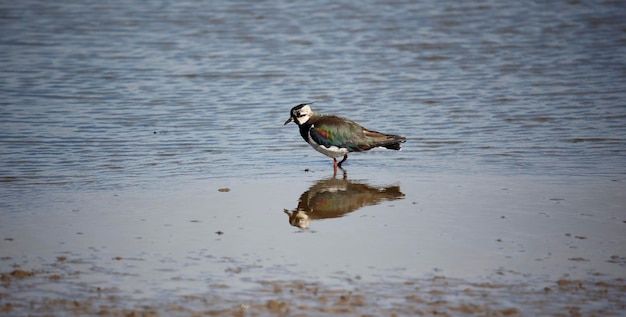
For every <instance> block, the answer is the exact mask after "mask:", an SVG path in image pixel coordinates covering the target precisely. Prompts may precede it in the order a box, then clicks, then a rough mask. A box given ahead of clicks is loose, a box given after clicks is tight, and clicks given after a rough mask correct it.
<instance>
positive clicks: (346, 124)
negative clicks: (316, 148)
mask: <svg viewBox="0 0 626 317" xmlns="http://www.w3.org/2000/svg"><path fill="white" fill-rule="evenodd" d="M309 133H310V135H311V138H312V139H313V140H314V141H315V142H316V143H317V144H320V145H323V146H326V147H330V146H336V147H340V148H347V149H348V150H350V151H361V150H362V148H361V146H360V143H362V141H363V128H362V127H361V126H359V125H358V124H356V123H354V122H352V121H349V120H347V119H344V118H340V117H335V116H325V117H322V118H320V119H319V120H317V121H316V122H315V123H313V125H312V126H311V129H310V130H309Z"/></svg>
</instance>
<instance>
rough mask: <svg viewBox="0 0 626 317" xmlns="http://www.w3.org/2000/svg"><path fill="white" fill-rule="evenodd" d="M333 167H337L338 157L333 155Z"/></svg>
mask: <svg viewBox="0 0 626 317" xmlns="http://www.w3.org/2000/svg"><path fill="white" fill-rule="evenodd" d="M333 168H334V169H337V158H334V157H333Z"/></svg>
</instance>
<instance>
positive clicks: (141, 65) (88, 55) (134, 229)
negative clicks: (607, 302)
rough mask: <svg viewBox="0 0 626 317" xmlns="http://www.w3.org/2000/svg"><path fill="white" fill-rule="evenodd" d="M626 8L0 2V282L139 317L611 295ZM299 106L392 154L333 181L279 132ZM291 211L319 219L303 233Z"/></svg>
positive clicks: (624, 137) (620, 254)
mask: <svg viewBox="0 0 626 317" xmlns="http://www.w3.org/2000/svg"><path fill="white" fill-rule="evenodd" d="M624 12H626V7H625V5H624V4H623V3H621V2H619V1H615V2H611V1H603V2H585V1H570V2H567V3H564V2H548V3H523V2H522V3H499V2H490V1H484V2H480V3H457V2H452V1H450V2H441V1H431V2H421V3H413V2H411V1H406V2H403V1H397V2H393V3H389V2H384V1H365V2H363V1H362V2H359V4H358V5H357V4H338V3H335V2H321V3H320V2H316V3H307V4H299V3H292V2H287V1H274V2H227V3H213V2H196V1H176V2H170V1H162V2H148V3H136V4H133V3H128V2H122V1H113V2H107V3H102V2H99V1H92V2H84V1H83V2H81V3H80V4H75V3H64V2H58V1H57V2H54V3H50V2H46V1H19V2H14V3H9V2H6V3H2V4H0V29H1V30H2V31H1V33H0V66H1V67H0V95H1V96H2V98H1V100H0V105H1V106H0V124H1V127H2V129H0V156H1V158H2V161H1V163H0V197H1V199H0V219H1V220H2V221H0V232H2V234H1V235H2V236H0V238H4V239H5V240H3V241H1V242H0V247H1V248H0V250H2V254H1V256H2V259H3V260H2V261H0V269H1V271H2V272H9V271H11V270H12V269H14V268H15V267H16V266H18V267H22V268H25V269H29V270H35V271H36V270H47V271H48V272H57V273H55V274H59V275H61V276H62V279H61V281H62V282H63V281H65V283H64V284H62V285H64V286H68V285H74V284H72V283H73V282H72V281H75V280H78V281H77V282H76V283H77V285H79V287H78V289H82V290H84V289H92V287H95V286H94V285H98V286H97V287H114V288H118V289H120V292H121V293H123V294H126V295H128V294H131V295H132V296H130V298H133V296H136V298H141V297H149V298H153V299H155V300H156V301H158V300H159V298H164V297H165V296H167V294H175V295H177V296H184V295H187V294H191V293H193V294H196V293H203V292H207V291H209V290H208V289H212V288H207V285H228V287H227V288H223V287H222V288H219V287H218V288H217V290H218V291H217V293H220V292H225V289H226V290H231V291H234V292H236V291H241V290H243V289H248V288H249V284H250V283H252V284H254V283H258V282H259V281H261V280H281V281H289V280H290V279H291V278H296V279H298V278H302V279H308V280H318V281H320V282H323V283H327V284H326V285H335V284H339V285H341V286H342V287H345V283H344V282H343V281H345V280H346V279H352V280H354V279H355V276H359V280H360V281H363V283H379V282H381V281H389V280H393V279H398V280H400V281H402V280H406V279H415V278H422V277H430V276H432V275H433V274H439V275H442V274H443V275H446V276H449V277H455V278H461V279H468V280H471V279H475V278H478V279H481V278H487V277H489V278H492V277H493V276H492V275H494V274H495V275H496V277H502V276H504V277H505V278H510V277H512V279H513V280H515V277H517V276H522V277H523V278H526V279H536V280H541V281H554V280H555V279H558V278H559V277H563V276H576V277H577V278H589V277H590V276H592V277H593V278H598V277H597V276H598V275H594V274H602V276H606V278H614V277H619V276H624V273H626V272H624V258H625V257H626V250H625V249H624V247H623V245H626V244H625V241H624V238H625V236H624V235H623V234H622V232H623V228H624V221H626V214H625V210H626V207H625V206H626V197H625V195H624V192H626V190H624V189H625V188H624V187H625V186H624V182H625V181H626V177H625V176H626V124H624V123H625V122H626V104H625V103H624V100H626V76H625V74H626V50H624V49H623V48H624V47H626V18H625V14H624ZM310 101H315V103H314V104H313V106H314V110H317V111H321V112H326V113H335V114H338V115H342V116H346V117H349V118H351V119H353V120H355V121H357V122H359V123H361V124H363V125H364V126H366V127H368V128H371V129H375V130H378V131H382V132H388V133H395V134H401V135H405V136H406V137H407V138H408V141H407V142H406V143H405V144H404V146H403V150H402V151H400V152H396V151H387V150H373V151H371V152H369V153H364V154H354V155H351V156H350V159H349V160H348V162H347V163H346V164H345V167H346V171H347V175H346V178H345V179H344V177H343V175H341V174H342V171H340V172H339V175H337V176H336V177H335V178H333V172H332V167H331V166H332V165H331V164H332V162H331V160H330V159H329V158H327V157H324V156H322V155H320V154H319V153H317V152H315V151H313V150H312V149H311V148H310V147H309V146H308V145H307V144H305V143H304V142H303V141H302V140H301V138H300V136H299V134H298V132H297V129H296V127H295V125H289V126H283V125H282V123H283V122H284V121H285V120H286V119H287V117H288V116H289V109H290V108H291V107H292V106H294V105H296V104H298V103H301V102H310ZM305 170H306V172H305ZM225 188H228V189H229V190H230V191H226V189H225ZM320 188H322V189H324V190H322V191H319V189H320ZM218 189H224V190H223V191H222V192H220V191H218ZM385 191H387V192H389V193H390V194H389V195H387V196H386V195H380V196H377V195H378V194H380V193H381V192H385ZM318 192H319V193H320V194H317V193H318ZM376 192H378V194H376ZM324 195H327V196H324ZM303 197H308V198H307V199H311V201H307V202H306V203H304V202H303ZM299 204H300V205H301V206H300V207H301V209H302V208H304V209H306V208H309V209H310V208H311V206H315V207H316V208H317V209H318V210H319V208H322V209H324V208H325V206H330V207H329V208H330V209H333V210H330V214H329V213H328V212H325V213H324V212H322V213H320V215H317V214H316V213H315V212H309V214H310V215H311V217H312V218H315V219H312V220H311V223H310V225H309V228H308V229H306V230H301V229H298V228H296V227H293V226H290V224H289V222H288V215H287V214H286V213H285V211H284V210H285V209H286V210H287V212H293V211H294V210H297V209H298V206H299ZM333 206H337V207H333ZM331 207H332V208H331ZM320 218H321V219H320ZM216 232H222V233H223V235H222V234H217V233H216ZM372 237H375V239H374V238H372ZM338 241H343V242H344V243H345V245H344V246H341V248H338V247H337V242H338ZM131 242H132V243H131ZM203 245H205V246H203ZM151 248H154V249H153V252H152V253H151V252H150V251H149V250H150V249H151ZM320 254H321V256H320ZM478 255H479V256H478ZM58 257H65V258H66V260H63V261H57V258H58ZM121 259H124V260H121ZM184 259H186V260H184ZM320 259H323V260H320ZM572 259H573V260H572ZM71 261H77V262H76V263H74V262H71ZM59 263H61V264H64V265H59ZM75 266H78V267H82V268H77V267H75ZM205 266H206V267H207V268H206V269H205ZM74 271H80V272H83V273H82V275H81V276H80V278H76V279H73V277H74V276H73V275H72V272H74ZM85 272H89V273H85ZM164 272H165V273H164ZM498 272H499V273H498ZM506 272H509V273H506ZM112 276H113V277H115V278H114V279H113V280H114V282H112V284H111V285H109V284H106V283H104V284H103V283H102V281H107V280H109V279H111V277H112ZM129 281H132V283H134V284H132V285H133V286H134V285H137V286H136V287H137V288H141V289H142V292H144V293H143V295H140V294H139V295H138V294H137V292H136V290H134V289H133V288H132V287H131V288H127V287H125V286H124V285H128V283H129ZM14 283H16V282H14ZM400 283H402V282H400ZM157 284H158V285H161V286H159V287H156V286H155V285H157ZM240 284H241V285H240ZM81 287H84V289H83V288H81ZM46 288H54V287H53V286H50V285H44V286H41V287H39V288H35V290H39V291H41V292H44V290H45V289H46ZM42 289H44V290H42ZM147 289H154V290H153V291H147ZM383 289H386V288H385V287H384V286H381V287H380V290H381V291H382V290H383ZM374 290H376V288H374ZM77 292H78V291H77ZM210 292H212V291H210ZM385 292H386V291H385ZM11 294H12V296H15V297H16V298H27V299H28V298H31V299H32V298H35V299H36V298H37V296H41V293H37V291H32V292H21V291H16V290H13V289H12V290H11ZM33 294H34V295H33ZM385 294H387V293H385ZM239 295H241V294H239ZM1 298H2V297H0V299H1ZM263 298H266V297H263ZM507 300H508V299H507ZM566 304H567V303H566ZM366 312H367V311H366Z"/></svg>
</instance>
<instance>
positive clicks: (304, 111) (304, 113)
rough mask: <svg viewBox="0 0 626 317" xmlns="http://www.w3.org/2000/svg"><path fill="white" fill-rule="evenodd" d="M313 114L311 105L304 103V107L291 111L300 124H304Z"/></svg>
mask: <svg viewBox="0 0 626 317" xmlns="http://www.w3.org/2000/svg"><path fill="white" fill-rule="evenodd" d="M312 115H313V111H312V110H311V107H309V105H304V106H302V108H300V109H297V110H294V111H293V113H291V116H292V117H294V118H295V120H296V123H298V125H301V124H304V123H306V122H307V121H309V119H310V118H311V116H312Z"/></svg>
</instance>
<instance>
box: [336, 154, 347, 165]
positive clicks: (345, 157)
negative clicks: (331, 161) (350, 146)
mask: <svg viewBox="0 0 626 317" xmlns="http://www.w3.org/2000/svg"><path fill="white" fill-rule="evenodd" d="M347 159H348V154H346V155H344V156H343V160H341V162H339V164H337V160H335V165H337V166H338V167H341V164H342V163H343V162H345V161H346V160H347Z"/></svg>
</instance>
